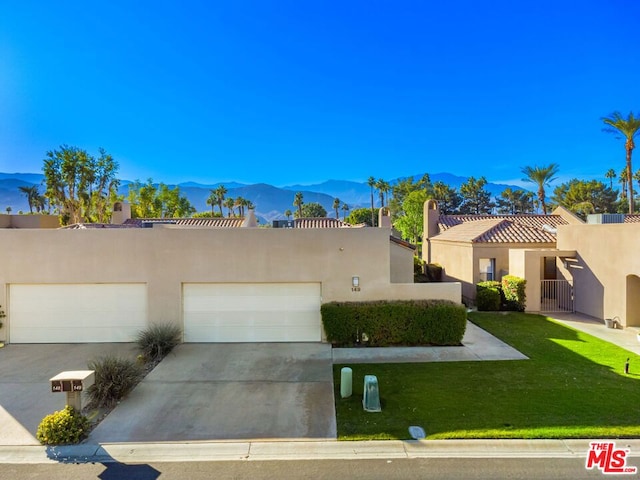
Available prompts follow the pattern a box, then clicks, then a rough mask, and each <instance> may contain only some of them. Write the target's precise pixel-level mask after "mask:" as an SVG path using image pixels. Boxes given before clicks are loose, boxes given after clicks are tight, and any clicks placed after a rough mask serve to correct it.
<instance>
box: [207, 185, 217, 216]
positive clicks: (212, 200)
mask: <svg viewBox="0 0 640 480" xmlns="http://www.w3.org/2000/svg"><path fill="white" fill-rule="evenodd" d="M209 192H210V193H209V196H208V197H207V205H211V216H212V217H213V207H215V206H216V205H217V204H218V194H217V193H216V191H215V190H209Z"/></svg>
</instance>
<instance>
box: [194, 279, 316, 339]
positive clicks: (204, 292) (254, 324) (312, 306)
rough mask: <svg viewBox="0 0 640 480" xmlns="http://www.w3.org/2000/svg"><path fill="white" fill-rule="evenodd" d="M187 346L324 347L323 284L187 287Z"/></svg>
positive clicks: (197, 285) (203, 285)
mask: <svg viewBox="0 0 640 480" xmlns="http://www.w3.org/2000/svg"><path fill="white" fill-rule="evenodd" d="M183 304H184V306H183V308H184V327H185V341H187V342H283V341H292V342H293V341H315V342H317V341H320V340H321V337H322V328H321V325H320V323H321V322H320V304H321V300H320V284H317V283H294V284H184V285H183Z"/></svg>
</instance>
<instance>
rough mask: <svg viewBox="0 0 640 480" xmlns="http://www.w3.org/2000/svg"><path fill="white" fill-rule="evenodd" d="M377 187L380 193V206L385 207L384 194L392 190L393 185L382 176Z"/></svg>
mask: <svg viewBox="0 0 640 480" xmlns="http://www.w3.org/2000/svg"><path fill="white" fill-rule="evenodd" d="M376 188H377V189H378V194H379V195H380V208H382V207H384V196H385V194H386V193H387V192H388V191H389V190H391V185H389V183H388V182H386V181H384V180H383V179H382V178H380V179H379V180H378V181H377V182H376Z"/></svg>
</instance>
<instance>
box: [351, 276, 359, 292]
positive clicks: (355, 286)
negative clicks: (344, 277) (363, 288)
mask: <svg viewBox="0 0 640 480" xmlns="http://www.w3.org/2000/svg"><path fill="white" fill-rule="evenodd" d="M351 291H352V292H359V291H360V277H358V276H353V277H351Z"/></svg>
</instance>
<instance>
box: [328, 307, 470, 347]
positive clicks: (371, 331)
mask: <svg viewBox="0 0 640 480" xmlns="http://www.w3.org/2000/svg"><path fill="white" fill-rule="evenodd" d="M320 311H321V313H322V323H323V325H324V330H325V332H326V334H327V340H328V341H329V342H331V343H332V344H334V345H335V346H352V345H354V344H359V343H366V344H367V345H369V346H371V347H387V346H391V345H460V342H461V341H462V337H463V335H464V332H465V329H466V326H467V310H466V308H465V306H464V305H460V304H457V303H453V302H449V301H447V300H395V301H370V302H331V303H325V304H323V305H322V307H321V309H320Z"/></svg>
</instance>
